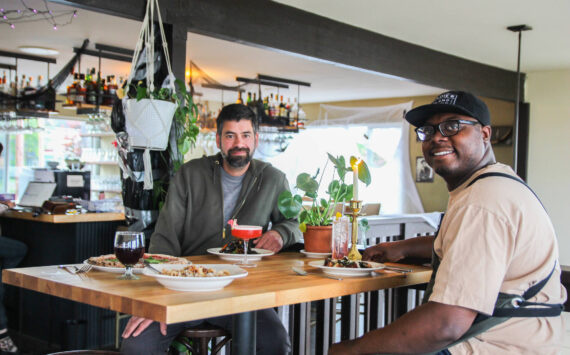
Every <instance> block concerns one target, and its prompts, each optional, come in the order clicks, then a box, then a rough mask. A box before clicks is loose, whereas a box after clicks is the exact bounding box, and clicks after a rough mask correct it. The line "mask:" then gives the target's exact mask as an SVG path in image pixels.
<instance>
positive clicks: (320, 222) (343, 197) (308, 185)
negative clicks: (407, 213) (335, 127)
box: [277, 153, 372, 232]
mask: <svg viewBox="0 0 570 355" xmlns="http://www.w3.org/2000/svg"><path fill="white" fill-rule="evenodd" d="M327 155H328V159H327V162H326V163H325V167H324V168H323V173H322V174H321V175H320V177H319V173H320V169H317V172H316V173H315V175H313V176H311V175H309V174H308V173H301V174H299V175H298V176H297V180H296V186H295V187H296V189H297V190H301V191H303V195H302V196H301V195H299V194H293V193H292V192H291V191H283V192H282V193H281V194H280V195H279V198H278V201H277V206H278V208H279V210H280V211H281V213H282V214H283V215H284V216H285V217H286V218H294V217H297V216H298V217H299V223H300V225H299V227H300V229H301V231H303V232H305V230H306V226H307V225H313V226H326V225H329V224H331V222H332V218H333V214H334V211H335V206H336V205H337V203H343V204H344V203H345V202H346V201H349V200H350V199H351V198H352V195H353V191H352V189H353V186H352V184H347V183H345V181H344V179H345V177H346V174H347V173H348V172H352V171H353V169H352V166H357V167H358V179H359V180H360V181H362V182H363V183H365V184H366V185H367V186H368V185H369V184H370V182H371V181H372V179H371V177H370V170H369V169H368V166H367V165H366V163H365V162H364V161H362V160H358V159H357V158H356V157H350V166H347V163H346V159H345V158H344V157H343V156H339V157H334V156H332V155H331V154H330V153H327ZM329 161H330V162H332V163H333V165H334V168H335V170H334V173H333V179H332V181H331V182H330V183H329V186H328V188H327V190H326V192H325V193H326V194H327V195H328V197H326V198H324V197H319V196H318V191H319V187H320V185H321V182H322V179H323V175H324V172H325V170H326V168H327V166H328V163H329ZM317 179H318V181H317ZM303 197H308V198H309V199H310V201H311V206H310V207H308V208H304V207H303Z"/></svg>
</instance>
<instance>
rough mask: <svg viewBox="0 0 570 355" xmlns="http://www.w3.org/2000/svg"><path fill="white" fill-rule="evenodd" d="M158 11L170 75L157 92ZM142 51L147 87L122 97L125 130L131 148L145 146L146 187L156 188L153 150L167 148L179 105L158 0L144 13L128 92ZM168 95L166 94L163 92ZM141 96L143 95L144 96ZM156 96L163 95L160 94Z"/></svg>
mask: <svg viewBox="0 0 570 355" xmlns="http://www.w3.org/2000/svg"><path fill="white" fill-rule="evenodd" d="M155 8H156V12H157V15H158V27H159V29H160V35H161V39H162V49H163V51H164V61H165V62H166V66H167V68H168V77H167V79H166V80H165V82H166V83H167V87H165V88H161V89H160V90H158V93H156V92H155V86H154V71H155V68H154V59H155V58H154V55H155V51H154V50H155V48H154V26H153V18H154V12H155ZM141 52H142V53H143V58H144V59H143V60H145V62H146V88H141V87H140V84H139V85H137V97H136V98H129V97H128V96H124V97H123V110H124V113H125V130H126V132H127V134H128V143H129V146H130V147H131V148H138V149H144V153H143V163H144V189H145V190H151V189H152V188H153V181H152V166H151V160H150V151H151V150H158V151H163V150H166V148H167V146H168V137H169V135H170V127H171V126H172V119H173V117H174V113H175V112H176V109H177V104H176V103H175V102H174V98H173V95H174V93H175V90H174V81H175V80H174V75H173V74H172V69H171V67H170V57H169V55H168V45H167V43H166V36H165V34H164V28H163V25H162V18H161V16H160V11H159V9H158V0H148V2H147V6H146V12H145V17H144V20H143V24H142V27H141V31H140V34H139V39H138V41H137V45H136V47H135V54H134V56H133V61H132V63H131V72H130V73H129V77H128V80H127V86H126V89H127V90H126V91H127V92H128V91H129V90H128V89H129V88H130V85H131V81H132V79H133V77H134V75H135V68H136V64H137V63H138V61H139V56H140V54H141ZM165 92H166V93H167V95H164V93H165ZM141 96H142V97H141ZM157 97H160V99H159V98H157Z"/></svg>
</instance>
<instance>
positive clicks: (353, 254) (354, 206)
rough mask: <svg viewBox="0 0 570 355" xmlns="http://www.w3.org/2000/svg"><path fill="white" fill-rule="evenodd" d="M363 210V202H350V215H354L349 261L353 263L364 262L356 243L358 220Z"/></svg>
mask: <svg viewBox="0 0 570 355" xmlns="http://www.w3.org/2000/svg"><path fill="white" fill-rule="evenodd" d="M361 208H362V201H360V200H350V214H351V215H352V246H351V247H350V251H349V252H348V259H349V260H353V261H358V260H362V255H360V252H359V251H358V248H357V247H356V241H357V240H358V220H357V217H358V216H359V215H360V209H361Z"/></svg>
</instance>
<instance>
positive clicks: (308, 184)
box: [297, 173, 319, 194]
mask: <svg viewBox="0 0 570 355" xmlns="http://www.w3.org/2000/svg"><path fill="white" fill-rule="evenodd" d="M297 188H298V189H300V190H303V191H305V192H306V193H307V194H309V193H316V192H317V190H318V189H319V183H318V182H317V180H315V179H313V178H312V177H311V176H310V175H309V174H307V173H301V174H299V175H298V176H297Z"/></svg>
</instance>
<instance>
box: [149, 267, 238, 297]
mask: <svg viewBox="0 0 570 355" xmlns="http://www.w3.org/2000/svg"><path fill="white" fill-rule="evenodd" d="M153 267H154V269H156V270H158V272H157V271H154V270H152V269H148V268H147V269H144V270H143V274H144V275H147V276H150V277H154V278H155V279H156V281H158V282H159V283H160V284H162V285H163V286H164V287H166V288H168V289H171V290H175V291H189V292H206V291H217V290H221V289H222V288H224V287H226V286H227V285H229V284H230V283H231V282H232V281H233V280H235V279H238V278H241V277H245V276H247V271H245V270H244V269H242V268H239V267H237V266H235V265H228V264H201V265H196V264H192V265H175V264H157V265H153ZM159 272H160V273H159Z"/></svg>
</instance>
